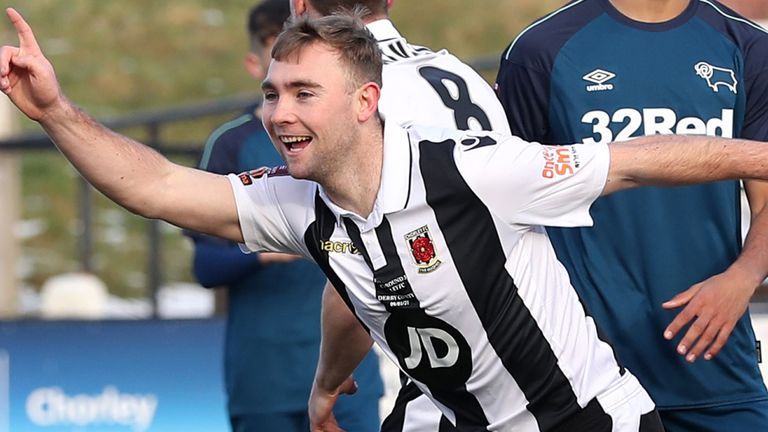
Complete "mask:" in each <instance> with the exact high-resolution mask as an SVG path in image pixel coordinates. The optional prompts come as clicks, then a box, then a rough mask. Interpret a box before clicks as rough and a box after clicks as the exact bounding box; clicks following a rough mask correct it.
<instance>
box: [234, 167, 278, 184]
mask: <svg viewBox="0 0 768 432" xmlns="http://www.w3.org/2000/svg"><path fill="white" fill-rule="evenodd" d="M265 175H268V176H269V177H280V176H287V175H290V174H289V173H288V167H287V166H285V165H281V166H276V167H272V168H270V167H261V168H256V169H253V170H250V171H246V172H244V173H242V174H238V176H237V177H238V178H239V179H240V181H241V182H243V184H244V185H245V186H250V185H252V184H253V181H254V180H258V179H260V178H262V177H264V176H265Z"/></svg>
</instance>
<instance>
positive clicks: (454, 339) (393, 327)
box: [384, 309, 472, 388]
mask: <svg viewBox="0 0 768 432" xmlns="http://www.w3.org/2000/svg"><path fill="white" fill-rule="evenodd" d="M384 334H385V336H386V339H387V343H388V344H389V347H390V348H391V349H392V351H393V352H394V353H395V355H396V356H397V359H398V363H399V364H400V367H402V368H403V370H404V371H405V372H406V373H407V374H408V375H410V376H411V377H412V378H413V379H415V380H417V381H420V382H422V383H424V384H426V385H428V386H430V387H435V388H455V387H457V386H462V385H464V384H465V383H466V382H467V380H468V379H469V376H470V374H471V373H472V355H471V353H470V348H469V344H468V343H467V341H466V340H465V339H464V337H463V336H462V334H461V333H460V332H459V331H458V330H457V329H455V328H453V327H452V326H450V325H449V324H448V323H446V322H445V321H442V320H440V319H438V318H435V317H432V316H429V315H427V314H426V313H425V312H424V311H423V310H421V309H416V310H408V311H394V312H393V313H392V315H390V317H389V318H388V319H387V322H386V324H385V325H384Z"/></svg>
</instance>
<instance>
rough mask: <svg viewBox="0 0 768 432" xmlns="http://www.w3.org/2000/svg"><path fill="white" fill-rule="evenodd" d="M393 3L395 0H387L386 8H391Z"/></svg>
mask: <svg viewBox="0 0 768 432" xmlns="http://www.w3.org/2000/svg"><path fill="white" fill-rule="evenodd" d="M394 4H395V0H387V9H392V6H393V5H394Z"/></svg>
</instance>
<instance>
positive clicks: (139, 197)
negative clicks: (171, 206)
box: [40, 97, 171, 217]
mask: <svg viewBox="0 0 768 432" xmlns="http://www.w3.org/2000/svg"><path fill="white" fill-rule="evenodd" d="M40 124H41V125H42V127H43V128H44V129H45V131H46V132H47V133H48V135H49V136H50V137H51V139H52V140H53V142H54V143H55V144H56V146H57V147H58V148H59V150H60V151H61V152H62V154H64V156H65V157H66V158H67V159H68V160H69V161H70V162H71V163H72V165H74V167H75V168H76V169H77V170H78V171H79V172H80V173H81V174H82V175H83V177H85V178H86V179H87V180H88V181H89V182H90V183H91V184H92V185H93V186H94V187H96V188H97V189H99V190H100V191H101V192H102V193H104V194H105V195H106V196H108V197H109V198H110V199H112V200H114V201H115V202H117V203H118V204H120V205H122V206H123V207H125V208H127V209H128V210H130V211H132V212H135V213H138V214H140V215H143V216H148V217H152V216H154V215H155V214H156V213H158V211H157V210H155V209H153V207H152V205H151V204H152V202H153V200H152V199H151V198H153V197H156V196H157V195H156V194H157V193H158V192H162V188H158V187H156V186H155V185H153V183H160V182H162V181H163V178H164V176H165V175H167V174H168V173H169V172H170V171H171V170H170V166H171V163H170V162H169V161H168V160H167V159H166V158H164V157H163V156H162V155H160V154H159V153H157V152H156V151H154V150H153V149H151V148H149V147H147V146H144V145H142V144H140V143H138V142H135V141H133V140H131V139H130V138H127V137H124V136H122V135H119V134H117V133H115V132H113V131H111V130H109V129H108V128H106V127H104V126H103V125H101V124H99V123H98V122H96V121H95V120H94V119H92V118H91V117H90V116H89V115H88V114H86V113H84V112H83V111H81V110H80V109H78V108H77V107H76V106H74V105H72V104H71V103H70V102H69V101H68V100H66V98H63V97H62V98H61V99H60V101H59V102H58V103H56V104H54V105H53V106H51V107H50V108H49V109H48V110H47V112H46V114H45V116H44V117H42V118H41V119H40Z"/></svg>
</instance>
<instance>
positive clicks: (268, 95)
mask: <svg viewBox="0 0 768 432" xmlns="http://www.w3.org/2000/svg"><path fill="white" fill-rule="evenodd" d="M276 100H277V93H276V92H273V91H265V92H264V102H274V101H276Z"/></svg>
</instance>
